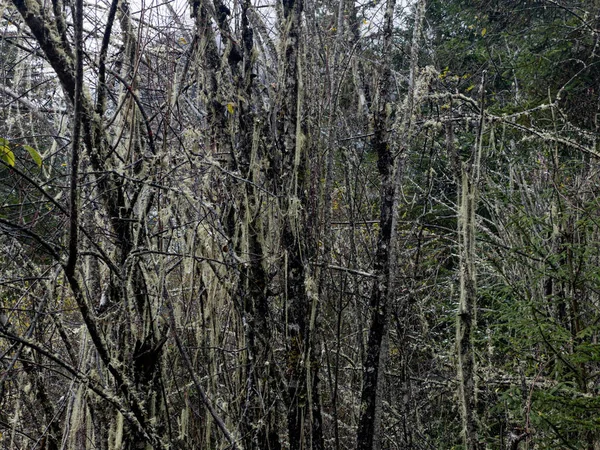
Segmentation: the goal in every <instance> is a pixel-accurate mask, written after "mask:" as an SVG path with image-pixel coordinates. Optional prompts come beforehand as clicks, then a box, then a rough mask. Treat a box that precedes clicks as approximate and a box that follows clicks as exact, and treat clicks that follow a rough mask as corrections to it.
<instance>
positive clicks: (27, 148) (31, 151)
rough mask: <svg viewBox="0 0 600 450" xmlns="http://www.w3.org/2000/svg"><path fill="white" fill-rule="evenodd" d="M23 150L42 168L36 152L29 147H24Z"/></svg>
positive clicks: (39, 157)
mask: <svg viewBox="0 0 600 450" xmlns="http://www.w3.org/2000/svg"><path fill="white" fill-rule="evenodd" d="M23 148H24V149H25V150H27V151H28V152H29V154H30V155H31V158H33V161H34V162H35V163H36V164H37V166H38V167H42V157H41V156H40V154H39V153H38V151H37V150H36V149H35V148H33V147H31V146H30V145H24V146H23Z"/></svg>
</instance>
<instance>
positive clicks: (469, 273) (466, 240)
mask: <svg viewBox="0 0 600 450" xmlns="http://www.w3.org/2000/svg"><path fill="white" fill-rule="evenodd" d="M481 95H482V97H481V105H480V108H481V117H480V122H479V131H478V136H477V140H476V143H475V148H474V150H473V153H472V155H471V159H470V161H468V162H467V163H462V165H461V174H460V176H461V192H460V195H459V200H458V204H459V210H458V238H459V239H458V241H459V247H460V298H459V304H458V314H457V318H456V348H457V359H458V368H457V369H458V370H457V372H458V374H457V376H458V383H459V402H460V412H461V418H462V433H463V438H464V442H465V448H466V449H467V450H476V449H477V448H479V444H478V435H477V418H476V404H475V403H476V396H475V354H474V350H473V332H474V330H475V326H476V325H475V324H476V308H477V277H476V269H475V225H476V223H475V210H476V207H477V184H478V183H479V172H480V161H481V148H482V145H483V143H482V137H483V128H484V102H483V95H484V83H483V81H482V84H481Z"/></svg>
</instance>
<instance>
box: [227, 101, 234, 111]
mask: <svg viewBox="0 0 600 450" xmlns="http://www.w3.org/2000/svg"><path fill="white" fill-rule="evenodd" d="M233 107H234V104H233V103H227V111H229V114H233Z"/></svg>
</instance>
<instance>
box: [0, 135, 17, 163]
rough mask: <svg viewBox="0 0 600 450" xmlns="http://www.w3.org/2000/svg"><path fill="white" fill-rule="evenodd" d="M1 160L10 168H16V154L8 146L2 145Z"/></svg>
mask: <svg viewBox="0 0 600 450" xmlns="http://www.w3.org/2000/svg"><path fill="white" fill-rule="evenodd" d="M3 140H4V139H3ZM4 141H5V140H4ZM0 158H2V159H3V160H4V162H5V163H6V164H8V165H9V166H11V167H15V154H14V153H13V152H12V151H11V150H10V148H8V145H5V144H4V145H0Z"/></svg>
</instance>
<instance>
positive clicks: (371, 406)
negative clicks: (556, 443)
mask: <svg viewBox="0 0 600 450" xmlns="http://www.w3.org/2000/svg"><path fill="white" fill-rule="evenodd" d="M394 8H395V1H394V0H388V1H387V4H386V12H385V18H384V30H383V33H384V48H383V58H384V61H385V66H384V72H383V74H382V80H381V85H380V86H381V87H380V89H379V102H380V103H379V105H378V110H377V114H376V116H375V120H374V122H375V127H374V128H375V129H374V137H373V146H374V148H375V150H376V151H377V156H378V160H377V167H378V169H379V174H380V176H381V180H382V181H381V185H382V188H381V189H382V190H381V211H380V231H379V236H378V241H377V254H376V259H375V264H374V272H375V274H376V276H377V279H376V280H375V285H374V287H373V292H372V295H371V304H370V310H371V323H370V326H369V337H368V343H367V355H366V358H365V362H364V365H363V387H362V393H361V406H360V418H359V425H358V434H357V449H358V450H377V449H379V448H381V430H380V422H381V414H382V410H381V406H382V405H381V404H382V402H381V391H382V383H383V373H384V370H385V362H386V358H387V339H386V336H387V327H388V312H389V306H390V300H391V296H392V292H394V277H395V274H396V269H397V267H396V261H397V259H398V253H397V242H396V236H397V224H398V207H399V204H400V188H401V181H402V172H403V167H402V166H403V161H404V156H405V155H404V153H405V151H406V150H407V148H408V144H409V142H410V140H411V135H412V126H413V117H412V116H413V113H414V107H415V102H416V82H415V81H416V76H417V74H416V71H417V67H418V50H419V35H420V32H421V24H422V20H423V15H424V10H425V0H421V1H419V2H418V4H417V14H416V16H415V24H414V30H413V42H412V51H411V70H410V77H409V90H408V98H407V100H408V101H407V107H406V111H404V114H403V119H402V124H401V126H400V127H397V126H396V125H397V124H398V122H396V123H395V124H394V130H397V129H399V130H401V136H400V137H397V139H400V140H401V142H400V145H395V143H393V142H391V136H390V133H389V132H388V128H389V114H390V111H391V94H392V92H391V90H392V84H391V70H390V67H389V61H388V60H387V56H388V55H389V54H390V51H391V45H392V31H393V17H394ZM394 158H396V161H394Z"/></svg>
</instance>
